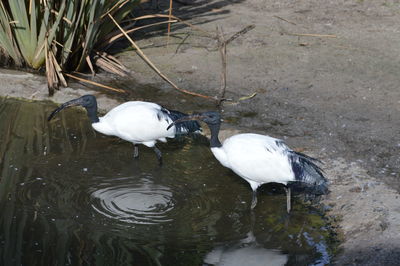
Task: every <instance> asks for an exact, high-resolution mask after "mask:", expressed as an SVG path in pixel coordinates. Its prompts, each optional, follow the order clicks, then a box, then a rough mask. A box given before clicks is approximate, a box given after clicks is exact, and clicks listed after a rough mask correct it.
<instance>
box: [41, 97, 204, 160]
mask: <svg viewBox="0 0 400 266" xmlns="http://www.w3.org/2000/svg"><path fill="white" fill-rule="evenodd" d="M70 106H83V107H84V108H85V109H86V111H87V115H88V117H89V119H90V121H91V122H92V127H93V128H94V129H95V130H96V131H98V132H100V133H103V134H105V135H109V136H117V137H119V138H121V139H123V140H126V141H129V142H132V143H133V145H134V157H135V158H136V157H138V156H139V150H138V144H143V145H145V146H147V147H151V148H153V149H154V151H155V153H156V155H157V159H158V161H159V163H160V164H161V163H162V156H161V151H160V150H159V149H158V148H157V147H156V142H157V141H162V142H166V141H167V139H166V138H174V137H175V136H176V135H178V134H186V133H191V132H200V131H201V128H200V125H199V123H198V122H197V121H186V122H178V123H176V124H175V126H174V127H172V128H168V129H167V126H168V125H169V124H171V123H172V122H174V121H176V120H177V119H178V118H181V117H184V116H186V114H184V113H181V112H179V111H174V110H167V109H165V108H163V107H161V106H160V105H158V104H156V103H151V102H141V101H131V102H126V103H123V104H121V105H118V106H116V107H114V108H113V109H112V110H110V111H109V112H108V113H107V114H106V115H104V116H103V117H98V116H97V101H96V97H94V96H93V95H84V96H82V97H80V98H77V99H74V100H71V101H68V102H66V103H63V104H62V105H61V106H60V107H58V108H57V109H55V110H54V111H53V112H52V113H51V114H50V116H49V118H48V119H47V120H48V121H50V120H51V119H52V118H53V117H54V115H55V114H57V113H58V112H60V111H61V110H63V109H64V108H67V107H70ZM193 122H194V123H193Z"/></svg>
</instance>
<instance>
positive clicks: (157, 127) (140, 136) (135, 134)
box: [92, 101, 176, 147]
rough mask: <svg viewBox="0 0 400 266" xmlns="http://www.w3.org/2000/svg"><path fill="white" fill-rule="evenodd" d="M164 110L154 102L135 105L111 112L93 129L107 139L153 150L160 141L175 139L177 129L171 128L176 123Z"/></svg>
mask: <svg viewBox="0 0 400 266" xmlns="http://www.w3.org/2000/svg"><path fill="white" fill-rule="evenodd" d="M165 111H166V110H165V109H163V111H162V107H161V106H160V105H158V104H155V103H151V102H141V101H131V102H126V103H123V104H121V105H118V106H117V107H115V108H113V109H112V110H110V111H109V112H108V113H107V114H106V115H105V116H103V117H100V118H99V120H100V121H99V122H97V123H93V124H92V126H93V128H94V129H95V130H96V131H98V132H100V133H103V134H105V135H112V136H117V137H119V138H121V139H124V140H126V141H130V142H132V143H134V144H144V145H146V146H148V147H153V146H154V145H155V144H156V141H157V140H159V141H162V142H166V141H167V140H166V138H174V137H175V133H176V127H175V126H173V127H171V128H170V129H169V130H167V127H168V125H169V124H171V123H172V122H173V121H172V119H171V118H170V117H169V116H168V115H167V114H166V113H165Z"/></svg>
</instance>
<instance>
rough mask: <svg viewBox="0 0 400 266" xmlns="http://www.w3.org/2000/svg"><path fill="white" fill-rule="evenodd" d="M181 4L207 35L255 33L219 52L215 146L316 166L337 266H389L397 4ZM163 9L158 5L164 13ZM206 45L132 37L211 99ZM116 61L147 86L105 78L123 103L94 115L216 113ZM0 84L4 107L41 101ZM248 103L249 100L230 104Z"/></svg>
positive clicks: (399, 226)
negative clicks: (292, 156)
mask: <svg viewBox="0 0 400 266" xmlns="http://www.w3.org/2000/svg"><path fill="white" fill-rule="evenodd" d="M186 2H187V3H189V5H181V6H179V4H178V3H175V8H174V13H175V14H176V15H178V16H180V17H181V18H185V19H187V20H188V21H189V22H190V23H192V24H195V25H196V26H197V27H200V28H201V29H203V30H204V31H207V32H209V33H212V32H215V29H216V27H217V26H218V27H220V28H222V30H223V32H224V34H225V36H226V38H229V37H230V36H232V35H233V34H235V33H236V32H238V31H240V30H241V29H243V28H245V27H246V26H248V25H254V26H255V28H254V29H252V30H250V31H249V32H247V33H246V34H245V35H243V36H240V37H238V38H237V39H235V40H234V41H232V42H231V43H230V44H229V45H228V47H227V51H228V52H227V89H226V97H227V98H231V99H233V100H234V101H233V102H226V103H225V104H224V105H223V108H222V110H221V111H222V112H223V114H224V118H225V120H226V123H225V125H224V127H223V129H224V132H223V134H224V135H231V134H232V133H236V132H241V131H247V132H259V133H260V132H261V133H264V134H269V135H272V136H274V137H277V138H282V139H284V140H285V141H286V142H287V143H288V144H289V145H290V146H292V147H294V148H297V149H300V150H302V151H303V152H305V153H308V154H311V155H313V156H315V157H318V158H321V159H322V160H323V161H324V162H325V164H324V166H323V168H324V169H325V171H326V175H327V178H328V179H329V180H330V182H331V185H330V190H331V193H330V194H329V195H328V196H326V197H325V198H324V200H323V203H324V205H325V206H326V209H327V210H328V215H330V216H331V217H332V219H333V220H335V221H336V223H337V226H338V231H339V232H340V234H341V236H342V237H343V244H342V245H341V252H340V253H339V254H338V255H337V257H336V258H335V263H336V264H338V265H353V264H354V265H398V264H399V261H400V205H399V204H398V203H399V198H398V197H399V191H400V182H399V177H400V174H399V172H400V171H399V169H400V156H399V154H400V139H399V130H400V90H399V88H398V85H399V84H400V75H399V66H400V45H399V43H400V28H399V25H400V3H399V1H381V0H376V1H362V0H358V1H356V0H354V1H343V0H342V1H318V0H312V1H304V0H301V1H289V0H282V1H269V0H247V1H240V0H236V1H191V0H186ZM166 5H167V4H166V2H163V1H161V2H160V6H161V8H163V7H166ZM163 30H164V29H163ZM162 32H163V33H165V30H164V31H162ZM298 34H320V35H334V36H335V38H331V37H332V36H331V37H330V36H321V37H310V36H299V35H298ZM205 36H206V35H205V34H204V33H202V32H200V31H196V30H193V29H191V28H189V27H185V26H182V25H175V26H174V27H173V35H172V37H171V38H170V40H169V45H168V46H167V45H166V37H165V36H161V37H160V32H159V31H158V32H152V33H146V34H144V33H141V34H137V35H136V36H134V37H135V40H137V42H138V44H139V46H140V47H142V48H143V51H144V52H145V53H146V55H147V56H148V57H149V58H150V59H151V60H152V61H153V62H154V63H155V64H156V65H157V66H158V67H159V68H160V70H161V71H162V72H163V73H165V74H166V75H167V76H168V77H170V78H171V79H172V80H173V81H174V82H175V83H176V84H177V85H178V86H180V87H182V88H185V89H188V90H191V91H195V92H198V93H203V94H208V95H212V96H214V95H217V94H218V88H219V87H220V74H221V59H220V54H219V51H218V49H216V47H217V42H216V41H215V39H212V38H208V37H205ZM118 57H119V59H120V60H121V61H122V62H123V63H124V64H125V65H127V66H128V67H129V68H130V69H132V70H134V72H133V73H132V77H133V78H134V80H135V81H136V82H138V83H140V84H146V86H136V85H133V84H134V83H132V81H129V80H128V81H127V80H121V79H119V78H114V80H113V81H112V82H113V85H114V86H120V87H123V88H126V89H129V90H130V91H131V93H130V94H129V95H127V96H123V97H121V96H115V95H112V97H110V95H108V96H109V97H107V95H102V96H99V97H100V100H99V102H100V108H101V109H103V110H108V109H110V108H111V107H113V106H115V105H116V104H117V103H118V102H120V101H124V100H127V99H128V98H129V99H146V100H153V101H158V102H160V103H161V104H163V105H166V106H174V107H176V108H179V109H183V110H184V111H188V110H193V109H196V111H202V110H206V109H213V108H214V107H213V104H212V103H210V102H207V101H206V100H201V99H199V98H194V97H189V96H183V95H181V94H179V93H176V92H175V91H174V90H173V89H172V88H171V87H170V86H169V85H168V84H166V83H165V82H163V81H162V79H161V78H160V77H158V76H157V75H156V74H155V73H154V72H153V71H152V70H150V69H149V67H148V66H147V65H146V64H145V63H143V61H142V60H140V59H139V57H138V56H137V55H136V53H135V52H133V51H127V52H124V53H121V54H119V55H118ZM100 77H101V76H100ZM0 78H1V80H2V84H1V86H0V89H1V90H2V92H1V94H2V95H8V96H11V97H24V98H29V99H35V100H40V99H47V96H46V88H45V84H44V79H43V77H38V76H35V75H32V74H25V73H16V72H13V71H2V73H1V74H0ZM104 78H105V79H108V80H110V79H112V78H110V77H109V76H103V80H104ZM147 84H151V85H152V86H151V87H149V86H147ZM21 86H23V91H22V92H21ZM72 87H77V86H72ZM89 92H90V91H89ZM84 93H88V89H87V88H83V89H82V86H81V89H70V88H67V89H63V90H62V91H61V92H58V93H56V94H55V96H54V97H53V98H52V99H51V100H53V101H56V102H64V101H65V100H68V99H71V98H74V97H76V96H79V95H82V94H84ZM253 93H257V95H256V96H255V97H253V98H251V99H246V100H242V101H238V99H239V98H240V97H242V96H248V95H251V94H253ZM167 94H168V95H169V96H168V97H166V95H167Z"/></svg>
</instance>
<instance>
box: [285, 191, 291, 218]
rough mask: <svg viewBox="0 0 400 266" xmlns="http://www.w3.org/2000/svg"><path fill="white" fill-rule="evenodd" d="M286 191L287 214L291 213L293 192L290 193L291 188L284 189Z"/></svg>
mask: <svg viewBox="0 0 400 266" xmlns="http://www.w3.org/2000/svg"><path fill="white" fill-rule="evenodd" d="M284 189H285V192H286V209H287V212H288V213H289V212H290V207H291V206H290V205H291V204H290V194H291V192H290V188H288V187H284Z"/></svg>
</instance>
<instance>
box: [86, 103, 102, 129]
mask: <svg viewBox="0 0 400 266" xmlns="http://www.w3.org/2000/svg"><path fill="white" fill-rule="evenodd" d="M85 108H86V112H87V115H88V117H89V119H90V122H92V124H93V123H97V122H99V121H100V120H99V117H98V116H97V103H96V104H94V105H93V106H90V107H85Z"/></svg>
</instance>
